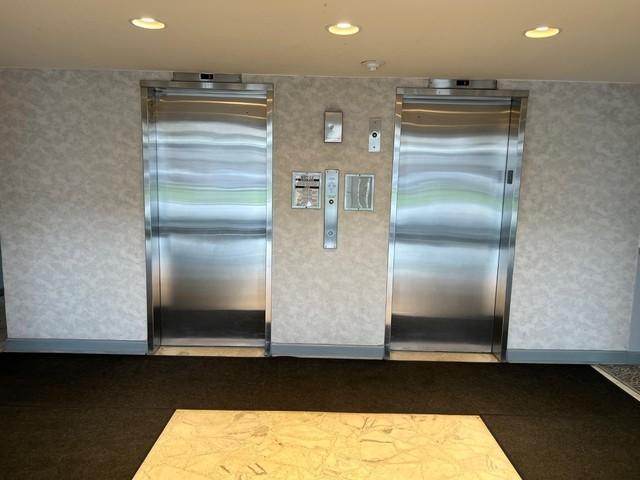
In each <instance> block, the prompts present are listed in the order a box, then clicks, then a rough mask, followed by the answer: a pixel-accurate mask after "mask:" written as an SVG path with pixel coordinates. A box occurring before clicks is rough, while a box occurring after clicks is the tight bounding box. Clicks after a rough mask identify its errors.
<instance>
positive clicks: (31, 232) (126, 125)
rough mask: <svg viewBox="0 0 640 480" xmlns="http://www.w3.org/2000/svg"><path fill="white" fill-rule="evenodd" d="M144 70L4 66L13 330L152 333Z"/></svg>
mask: <svg viewBox="0 0 640 480" xmlns="http://www.w3.org/2000/svg"><path fill="white" fill-rule="evenodd" d="M149 76H150V75H149V74H148V73H143V72H93V71H42V70H0V111H1V112H2V117H1V119H0V165H1V171H2V174H1V175H0V233H1V235H2V254H3V255H2V257H3V258H2V260H3V262H4V276H5V287H6V292H7V295H6V309H7V318H8V335H9V336H10V337H12V338H76V339H112V340H142V339H146V335H147V329H146V297H145V267H144V220H143V200H142V163H141V160H140V152H141V146H140V94H139V86H138V81H139V79H140V78H144V77H149Z"/></svg>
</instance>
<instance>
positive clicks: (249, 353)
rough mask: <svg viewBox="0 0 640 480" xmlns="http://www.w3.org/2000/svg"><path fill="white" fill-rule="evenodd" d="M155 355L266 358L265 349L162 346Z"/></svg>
mask: <svg viewBox="0 0 640 480" xmlns="http://www.w3.org/2000/svg"><path fill="white" fill-rule="evenodd" d="M153 355H162V356H174V357H264V356H265V352H264V348H263V347H174V346H161V347H158V348H157V349H156V351H155V352H153Z"/></svg>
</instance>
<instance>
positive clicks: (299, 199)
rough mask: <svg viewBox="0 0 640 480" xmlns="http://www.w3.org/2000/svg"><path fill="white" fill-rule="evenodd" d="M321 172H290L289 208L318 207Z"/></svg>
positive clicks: (320, 194)
mask: <svg viewBox="0 0 640 480" xmlns="http://www.w3.org/2000/svg"><path fill="white" fill-rule="evenodd" d="M321 185H322V173H320V172H291V208H320V206H321V202H322V189H321V188H320V187H321Z"/></svg>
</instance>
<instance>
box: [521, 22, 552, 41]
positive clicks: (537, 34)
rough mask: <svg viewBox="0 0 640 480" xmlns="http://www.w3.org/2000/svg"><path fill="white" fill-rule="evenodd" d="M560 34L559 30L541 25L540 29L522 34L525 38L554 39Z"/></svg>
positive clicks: (533, 29)
mask: <svg viewBox="0 0 640 480" xmlns="http://www.w3.org/2000/svg"><path fill="white" fill-rule="evenodd" d="M559 33H560V29H559V28H556V27H549V26H547V25H541V26H540V27H536V28H532V29H531V30H527V31H526V32H524V36H525V37H527V38H549V37H555V36H556V35H558V34H559Z"/></svg>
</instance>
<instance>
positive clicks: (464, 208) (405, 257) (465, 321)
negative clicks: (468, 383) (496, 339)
mask: <svg viewBox="0 0 640 480" xmlns="http://www.w3.org/2000/svg"><path fill="white" fill-rule="evenodd" d="M510 108H511V101H510V99H502V98H492V99H474V98H468V99H464V98H446V99H441V98H410V97H404V102H403V105H402V115H401V135H400V147H399V156H398V160H399V164H398V168H397V200H396V202H397V203H396V221H395V252H394V264H393V269H394V271H393V297H392V299H393V301H392V317H391V332H390V344H391V345H390V347H391V349H395V350H432V351H474V352H489V351H491V344H492V336H493V322H494V316H495V297H496V281H497V273H498V260H499V253H500V230H501V221H502V205H503V195H504V181H505V168H506V160H507V146H508V134H509V118H510Z"/></svg>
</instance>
